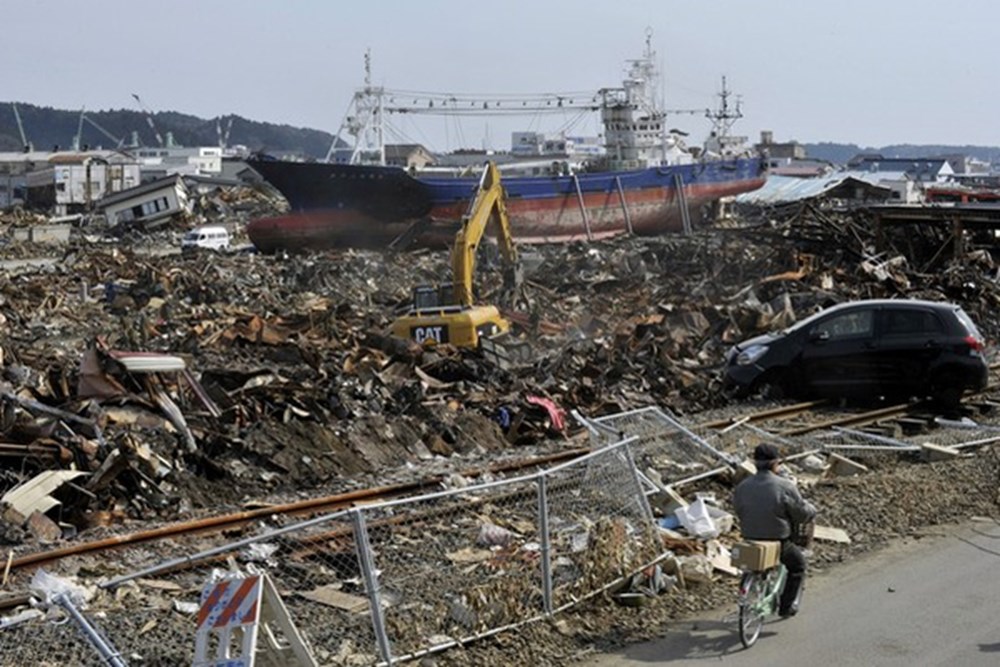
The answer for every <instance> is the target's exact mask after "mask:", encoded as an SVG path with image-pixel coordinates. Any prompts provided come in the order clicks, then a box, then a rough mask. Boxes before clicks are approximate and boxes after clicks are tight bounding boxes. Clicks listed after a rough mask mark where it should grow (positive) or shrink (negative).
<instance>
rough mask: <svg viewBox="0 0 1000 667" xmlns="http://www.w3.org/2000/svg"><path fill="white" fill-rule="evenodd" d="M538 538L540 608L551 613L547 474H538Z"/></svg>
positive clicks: (550, 553) (548, 614)
mask: <svg viewBox="0 0 1000 667" xmlns="http://www.w3.org/2000/svg"><path fill="white" fill-rule="evenodd" d="M538 538H539V539H540V540H541V558H542V608H543V609H544V610H545V615H546V616H551V615H552V543H551V537H550V535H549V494H548V475H539V476H538Z"/></svg>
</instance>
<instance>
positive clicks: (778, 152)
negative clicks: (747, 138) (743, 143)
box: [756, 130, 807, 167]
mask: <svg viewBox="0 0 1000 667" xmlns="http://www.w3.org/2000/svg"><path fill="white" fill-rule="evenodd" d="M756 149H757V152H758V153H762V154H765V155H767V156H768V158H769V159H770V160H771V161H772V162H773V164H768V166H769V167H778V166H780V165H781V164H782V163H783V162H788V161H791V160H805V159H806V158H807V154H806V147H805V146H803V145H802V144H800V143H799V142H797V141H795V140H792V141H785V142H775V141H774V133H773V132H771V131H770V130H764V131H762V132H761V133H760V143H759V144H757V146H756Z"/></svg>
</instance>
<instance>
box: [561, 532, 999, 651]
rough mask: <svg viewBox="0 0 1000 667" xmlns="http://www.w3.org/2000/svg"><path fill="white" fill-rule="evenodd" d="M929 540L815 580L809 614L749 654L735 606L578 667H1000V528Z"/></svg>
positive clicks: (770, 626)
mask: <svg viewBox="0 0 1000 667" xmlns="http://www.w3.org/2000/svg"><path fill="white" fill-rule="evenodd" d="M928 532H929V533H931V534H930V535H928V536H926V537H922V538H920V539H917V540H908V541H906V542H903V543H899V544H895V545H893V546H890V547H888V548H887V549H885V550H883V551H880V552H878V553H876V554H871V555H868V556H865V557H863V558H861V559H858V560H856V561H852V562H850V563H846V564H843V565H839V566H837V567H835V568H831V569H830V570H828V571H827V572H824V573H820V574H818V575H817V576H814V577H811V578H810V579H809V580H808V583H807V589H806V594H805V597H804V600H803V608H802V612H801V613H800V614H799V615H798V616H796V617H794V618H791V619H788V620H780V619H773V620H770V621H769V622H768V623H767V624H765V626H764V629H763V630H762V631H761V636H760V639H759V640H758V641H757V644H755V645H754V646H753V647H752V648H750V649H749V650H745V649H743V647H742V645H741V644H740V641H739V636H738V635H737V633H736V622H735V611H736V605H735V601H734V604H733V606H732V608H731V609H721V610H717V611H715V612H713V613H708V614H705V615H703V616H701V617H698V618H695V619H690V620H686V621H683V622H678V623H675V624H673V625H672V626H670V627H666V628H664V636H663V639H661V640H658V641H654V642H649V643H644V644H638V645H635V646H632V647H629V648H627V649H624V650H622V651H621V652H619V653H616V654H613V655H592V656H590V657H589V658H588V659H586V660H584V661H582V662H580V663H578V665H581V666H584V667H637V666H640V665H667V664H669V665H671V667H674V666H675V665H701V666H704V665H709V664H718V663H722V664H725V665H734V666H738V665H837V666H838V667H847V666H853V665H858V666H861V665H865V666H869V665H911V666H912V665H949V666H951V665H959V666H960V665H1000V525H998V524H997V523H995V522H993V521H974V522H969V523H968V524H965V525H962V526H953V527H942V528H931V529H929V530H928Z"/></svg>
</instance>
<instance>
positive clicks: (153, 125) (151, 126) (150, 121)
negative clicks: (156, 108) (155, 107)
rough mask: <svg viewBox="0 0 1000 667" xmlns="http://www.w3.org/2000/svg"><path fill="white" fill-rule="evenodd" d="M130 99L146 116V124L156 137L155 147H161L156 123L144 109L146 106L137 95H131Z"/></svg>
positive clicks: (161, 141)
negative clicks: (133, 99) (131, 98)
mask: <svg viewBox="0 0 1000 667" xmlns="http://www.w3.org/2000/svg"><path fill="white" fill-rule="evenodd" d="M132 97H134V98H135V101H136V102H137V103H138V104H139V108H140V109H142V111H143V112H144V113H145V114H146V124H147V125H149V129H150V130H152V131H153V136H155V137H156V143H157V145H159V146H160V147H162V146H163V137H161V136H160V131H159V130H157V129H156V123H154V122H153V113H152V112H151V111H150V110H149V109H147V108H146V105H145V104H143V103H142V100H141V99H139V96H138V95H136V94H135V93H132Z"/></svg>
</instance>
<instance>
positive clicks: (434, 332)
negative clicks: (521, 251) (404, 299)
mask: <svg viewBox="0 0 1000 667" xmlns="http://www.w3.org/2000/svg"><path fill="white" fill-rule="evenodd" d="M505 196H506V193H505V192H504V189H503V186H502V185H501V184H500V172H499V170H497V167H496V165H495V164H494V163H493V162H487V163H486V165H485V167H484V169H483V175H482V178H481V179H480V180H479V187H478V188H477V189H476V194H475V196H474V197H473V198H472V201H471V202H470V204H469V210H468V212H467V213H466V215H465V216H463V218H462V227H461V229H460V230H459V231H458V234H457V235H456V236H455V243H454V245H453V246H452V250H451V270H452V282H451V285H450V286H449V287H448V289H450V291H451V295H450V296H451V298H450V299H449V298H448V295H447V294H444V295H442V294H441V291H440V290H441V288H435V287H432V286H420V287H417V288H416V289H415V290H414V292H413V296H414V298H413V303H412V304H411V306H410V310H409V312H408V313H407V314H406V315H404V316H402V317H399V318H397V319H396V321H395V322H393V325H392V332H393V335H395V336H398V337H400V338H409V339H411V340H415V341H417V342H418V343H421V344H425V343H427V344H438V343H450V344H452V345H457V346H459V347H482V346H483V344H484V343H486V344H487V345H491V344H492V345H491V347H492V348H493V350H494V351H493V354H494V355H495V356H498V357H499V356H504V355H501V354H500V353H499V352H497V346H496V345H495V344H494V343H495V340H494V339H495V338H496V337H498V336H502V335H503V334H506V333H507V332H508V331H509V330H510V322H508V321H507V320H506V319H504V317H503V316H502V315H501V314H500V311H499V310H498V309H497V308H496V306H490V305H477V304H474V303H473V299H474V297H473V289H472V288H473V277H474V274H475V268H476V253H477V251H478V250H479V243H480V242H481V241H482V240H483V236H484V234H485V233H486V230H487V228H488V227H489V225H490V223H493V224H495V225H496V227H497V231H496V236H497V241H498V242H499V245H500V251H501V253H502V254H503V258H504V260H505V268H506V271H505V272H504V283H505V287H513V286H514V285H515V284H516V282H517V278H518V265H517V251H516V250H515V249H514V240H513V238H512V237H511V231H510V222H509V220H508V219H507V209H506V207H505V205H504V198H505ZM442 287H443V286H442Z"/></svg>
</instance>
